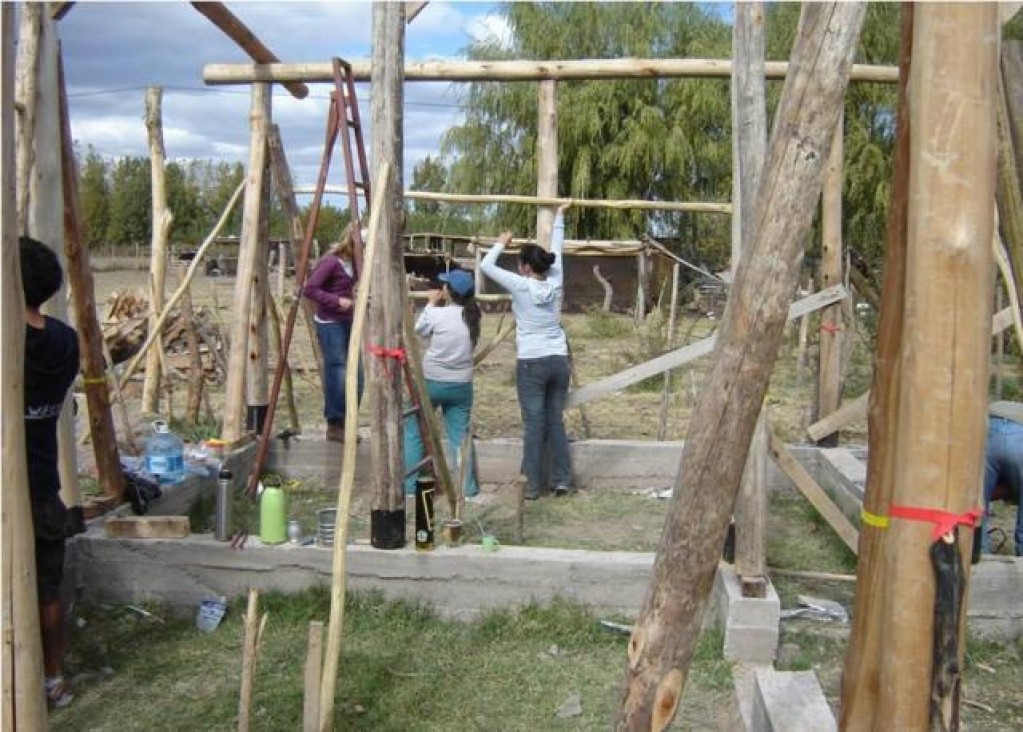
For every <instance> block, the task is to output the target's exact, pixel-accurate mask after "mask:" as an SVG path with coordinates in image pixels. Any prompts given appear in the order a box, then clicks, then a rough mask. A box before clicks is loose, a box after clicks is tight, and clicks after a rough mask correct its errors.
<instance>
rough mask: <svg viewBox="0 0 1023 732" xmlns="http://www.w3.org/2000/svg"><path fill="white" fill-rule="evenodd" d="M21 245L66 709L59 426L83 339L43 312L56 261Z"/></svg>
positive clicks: (30, 391)
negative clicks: (58, 463)
mask: <svg viewBox="0 0 1023 732" xmlns="http://www.w3.org/2000/svg"><path fill="white" fill-rule="evenodd" d="M19 244H20V247H19V251H20V254H19V256H20V258H21V283H22V288H23V289H24V292H25V372H24V373H25V380H24V393H25V405H24V406H25V412H24V415H25V456H26V460H27V465H28V492H29V498H30V501H31V504H32V528H33V530H34V534H35V563H36V587H37V591H38V599H39V628H40V631H41V634H42V641H43V672H44V674H45V677H46V678H45V683H46V700H47V702H48V704H49V706H51V707H64V706H67V705H68V704H70V703H71V699H72V696H71V687H70V685H69V683H68V682H67V681H66V680H65V679H64V647H65V636H64V627H65V608H64V602H63V600H62V599H61V585H62V584H63V581H64V544H65V539H66V538H67V509H66V508H65V506H64V503H63V501H61V499H60V473H59V471H58V469H57V420H58V419H59V418H60V412H61V409H63V408H64V403H65V399H66V397H67V393H68V389H70V388H71V384H72V383H73V382H74V380H75V377H76V376H77V375H78V334H77V333H75V331H74V329H73V328H71V326H69V325H67V324H65V323H62V322H61V321H59V320H57V319H55V318H51V317H49V316H47V315H43V314H42V312H41V310H40V308H41V307H42V306H43V303H45V302H46V301H47V300H49V299H50V298H51V297H53V296H54V295H55V294H56V293H57V291H58V290H59V289H60V284H61V282H62V280H63V273H62V272H61V268H60V263H59V262H58V261H57V255H56V254H54V253H53V250H51V249H50V248H49V247H48V246H46V245H45V244H43V243H42V242H39V241H37V240H35V239H32V238H31V237H27V236H23V237H21V239H20V241H19Z"/></svg>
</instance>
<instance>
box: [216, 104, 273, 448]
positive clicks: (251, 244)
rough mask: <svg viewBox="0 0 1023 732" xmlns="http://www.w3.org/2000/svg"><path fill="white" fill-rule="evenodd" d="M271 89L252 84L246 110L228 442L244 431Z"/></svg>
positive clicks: (229, 371)
mask: <svg viewBox="0 0 1023 732" xmlns="http://www.w3.org/2000/svg"><path fill="white" fill-rule="evenodd" d="M269 97H270V89H269V85H267V84H253V85H252V103H251V105H250V111H249V123H250V127H249V168H248V171H247V173H246V175H245V203H244V205H243V208H242V232H243V234H245V232H247V235H245V236H243V237H242V239H241V240H240V241H239V243H238V274H237V275H236V278H235V285H234V305H233V307H232V312H233V314H234V321H233V322H232V323H231V352H230V353H229V354H228V361H227V383H226V384H225V386H224V391H225V397H224V400H225V404H224V427H223V429H222V430H221V435H222V436H223V438H224V439H225V440H226V441H227V442H228V443H234V442H237V441H238V440H240V439H241V438H242V435H243V434H244V423H243V414H242V413H243V411H244V404H245V387H246V383H247V376H246V371H247V370H248V361H249V328H250V316H251V313H252V292H251V290H252V280H253V276H254V274H255V271H256V267H257V266H258V262H259V259H260V256H261V252H260V251H259V249H258V247H257V244H258V231H259V220H260V216H261V210H262V207H263V201H262V198H263V195H262V193H263V173H264V168H265V162H266V149H267V145H266V125H267V124H268V123H269V121H270V118H269V116H268V114H267V112H268V109H269V104H270V102H269Z"/></svg>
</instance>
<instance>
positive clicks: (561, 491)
mask: <svg viewBox="0 0 1023 732" xmlns="http://www.w3.org/2000/svg"><path fill="white" fill-rule="evenodd" d="M570 491H571V488H569V487H568V486H567V485H556V486H554V491H553V495H554V497H555V498H561V497H562V496H567V495H568V494H569V492H570Z"/></svg>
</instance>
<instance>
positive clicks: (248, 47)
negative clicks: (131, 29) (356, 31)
mask: <svg viewBox="0 0 1023 732" xmlns="http://www.w3.org/2000/svg"><path fill="white" fill-rule="evenodd" d="M192 7H193V8H195V9H196V10H198V11H199V12H200V13H202V14H203V15H204V16H206V17H207V18H208V19H209V20H210V22H211V23H213V25H215V26H217V28H219V29H220V30H221V31H223V32H224V34H225V35H226V36H227V37H228V38H230V39H231V40H232V41H234V42H235V43H237V44H238V46H239V47H240V48H241V49H242V50H243V51H245V53H247V54H249V56H250V57H251V58H252V60H253V61H256V62H257V63H261V64H271V63H279V62H280V59H279V58H277V56H276V55H275V54H274V53H273V52H272V51H271V50H270V49H269V48H267V47H266V46H265V45H263V42H262V41H261V40H259V38H257V37H256V34H255V33H253V32H252V31H250V30H249V28H248V26H246V25H245V24H244V23H243V22H242V21H241V20H239V19H238V16H236V15H235V14H234V13H232V12H231V11H230V10H228V9H227V7H226V6H225V5H224V3H210V2H194V3H192ZM141 12H145V10H144V9H143V10H142V11H141ZM327 66H330V64H327ZM331 79H333V76H329V78H328V79H327V80H328V81H329V80H331ZM280 83H281V85H282V86H283V87H284V88H285V89H287V90H288V92H289V93H290V94H291V96H293V97H295V99H305V98H306V97H307V96H309V87H307V86H306V85H305V84H303V83H302V82H301V80H300V79H293V80H282V81H281V82H280Z"/></svg>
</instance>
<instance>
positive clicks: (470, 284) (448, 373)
mask: <svg viewBox="0 0 1023 732" xmlns="http://www.w3.org/2000/svg"><path fill="white" fill-rule="evenodd" d="M438 279H439V280H440V282H441V287H440V289H438V290H431V291H430V294H429V298H428V300H427V303H426V307H425V308H424V309H423V312H422V314H421V315H420V316H419V318H418V319H417V320H416V326H415V330H416V333H417V334H419V335H420V336H422V337H423V338H427V339H429V345H428V346H427V348H426V353H424V354H423V377H424V379H425V381H426V390H427V391H428V392H429V394H430V404H431V406H432V407H434V408H436V407H440V409H441V412H442V413H443V415H444V427H445V432H446V434H447V441H448V449H449V453H448V454H450V455H451V456H452V457H454V459H455V460H454V464H455V466H456V467H457V464H458V463H459V462H460V461H461V460H471V458H472V454H473V451H472V450H471V449H470V450H468V451H467V454H466V455H461V454H460V451H461V447H462V443H463V440H464V439H465V435H466V432H467V431H468V430H469V429H470V427H469V422H470V418H471V416H472V398H473V394H472V366H473V364H472V356H473V351H474V350H475V349H476V344H477V343H478V342H479V338H480V322H481V320H482V315H481V313H480V307H479V303H477V302H476V297H475V294H476V286H475V282H474V281H473V277H472V275H471V274H469V273H468V272H466V271H465V270H462V269H453V270H451V271H450V272H447V273H445V274H441V275H440V276H439V277H438ZM422 457H423V438H422V435H421V434H420V433H419V425H418V423H417V422H416V419H415V417H414V416H413V417H409V418H408V419H406V420H405V470H406V472H407V471H409V470H412V468H413V467H414V466H415V465H416V463H418V462H419V461H420V460H421V459H422ZM466 467H467V469H466V470H465V471H464V472H465V475H466V481H465V484H464V485H463V486H461V490H462V491H463V493H464V495H465V497H466V498H473V497H474V496H476V495H478V494H479V491H480V489H479V485H477V483H476V476H475V470H473V468H472V465H471V464H470V465H468V466H466ZM415 492H416V475H415V474H413V475H410V476H409V477H408V478H406V479H405V493H406V494H408V495H414V494H415Z"/></svg>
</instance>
